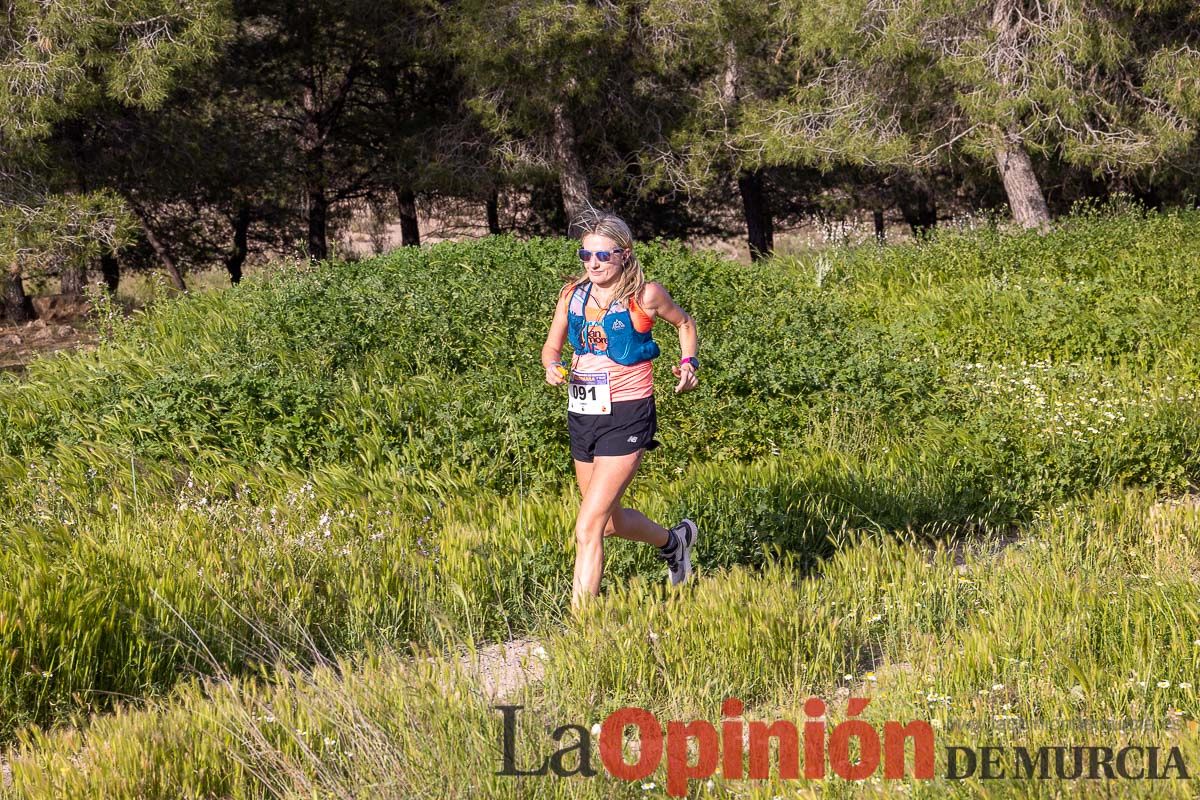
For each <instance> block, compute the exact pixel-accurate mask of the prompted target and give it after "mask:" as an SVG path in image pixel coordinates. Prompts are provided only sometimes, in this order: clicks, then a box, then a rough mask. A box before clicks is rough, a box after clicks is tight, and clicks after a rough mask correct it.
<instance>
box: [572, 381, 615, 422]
mask: <svg viewBox="0 0 1200 800" xmlns="http://www.w3.org/2000/svg"><path fill="white" fill-rule="evenodd" d="M568 389H569V392H568V394H567V397H568V400H567V411H571V412H573V413H575V414H611V413H612V399H611V398H612V394H611V392H610V391H609V388H608V374H607V373H604V372H572V373H571V383H570V386H569V387H568Z"/></svg>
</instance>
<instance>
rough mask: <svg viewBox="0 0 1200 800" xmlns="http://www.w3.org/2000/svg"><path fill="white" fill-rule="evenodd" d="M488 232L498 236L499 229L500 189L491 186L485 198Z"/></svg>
mask: <svg viewBox="0 0 1200 800" xmlns="http://www.w3.org/2000/svg"><path fill="white" fill-rule="evenodd" d="M487 226H488V233H490V234H492V235H493V236H499V235H500V233H501V231H500V191H499V190H498V189H495V188H493V189H492V192H491V194H489V195H488V199H487Z"/></svg>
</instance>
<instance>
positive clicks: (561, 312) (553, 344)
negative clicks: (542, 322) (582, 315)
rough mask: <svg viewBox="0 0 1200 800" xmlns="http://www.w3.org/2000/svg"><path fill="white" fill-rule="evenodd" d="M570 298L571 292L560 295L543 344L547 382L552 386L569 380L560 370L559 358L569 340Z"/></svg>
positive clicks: (543, 360)
mask: <svg viewBox="0 0 1200 800" xmlns="http://www.w3.org/2000/svg"><path fill="white" fill-rule="evenodd" d="M570 298H571V294H570V292H564V293H563V294H562V295H560V296H559V298H558V305H557V306H555V308H554V319H553V320H551V322H550V331H549V333H547V334H546V343H545V344H543V345H542V366H543V367H545V369H546V383H548V384H550V385H551V386H561V385H562V384H564V383H566V382H567V379H566V377H564V376H563V374H562V373H561V372H560V371H559V365H558V360H559V358H561V357H562V349H563V345H564V344H565V343H566V341H567V304H568V303H569V302H570Z"/></svg>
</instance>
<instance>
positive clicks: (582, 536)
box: [575, 515, 612, 544]
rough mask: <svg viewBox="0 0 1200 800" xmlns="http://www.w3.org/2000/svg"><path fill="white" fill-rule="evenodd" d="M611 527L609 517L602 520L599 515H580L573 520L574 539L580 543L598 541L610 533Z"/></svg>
mask: <svg viewBox="0 0 1200 800" xmlns="http://www.w3.org/2000/svg"><path fill="white" fill-rule="evenodd" d="M611 527H612V519H611V518H610V519H608V520H607V521H604V520H601V518H600V517H592V516H585V515H581V516H580V517H579V519H577V520H576V521H575V540H576V541H577V542H579V543H580V544H586V543H588V542H592V541H599V540H600V539H602V538H603V537H605V536H609V535H610V533H609V529H610V528H611Z"/></svg>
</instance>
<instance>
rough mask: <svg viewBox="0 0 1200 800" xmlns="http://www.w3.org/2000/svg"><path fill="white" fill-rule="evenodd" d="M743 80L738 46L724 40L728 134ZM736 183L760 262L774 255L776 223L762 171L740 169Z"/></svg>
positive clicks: (748, 236)
mask: <svg viewBox="0 0 1200 800" xmlns="http://www.w3.org/2000/svg"><path fill="white" fill-rule="evenodd" d="M740 81H741V70H740V69H739V68H738V58H737V48H736V47H735V46H734V44H733V42H732V41H729V42H726V43H725V70H724V72H722V74H721V111H722V112H723V114H724V116H725V128H726V135H727V136H728V129H729V120H731V119H734V118H735V117H736V115H737V108H738V103H739V100H738V84H739V83H740ZM737 185H738V194H740V195H741V196H742V214H743V216H744V217H745V219H746V242H747V243H748V244H749V246H750V260H751V261H759V260H761V259H764V258H766V257H767V256H769V255H771V251H773V250H774V249H775V225H774V222H773V220H772V219H771V208H770V206H769V204H768V203H767V193H766V190H765V188H764V186H763V172H762V170H761V169H756V170H745V169H743V170H738V176H737Z"/></svg>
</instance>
